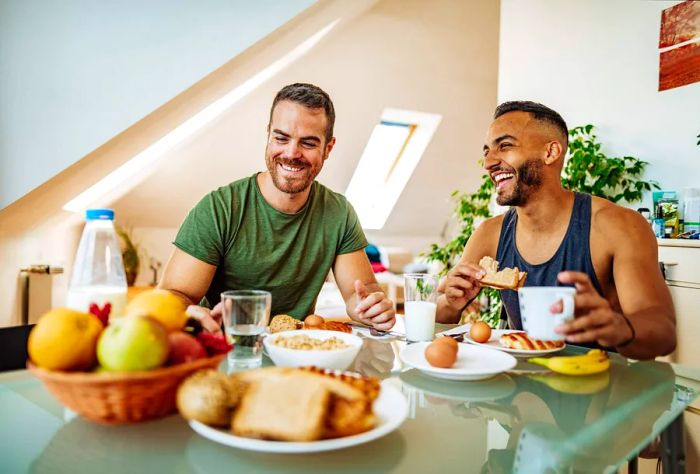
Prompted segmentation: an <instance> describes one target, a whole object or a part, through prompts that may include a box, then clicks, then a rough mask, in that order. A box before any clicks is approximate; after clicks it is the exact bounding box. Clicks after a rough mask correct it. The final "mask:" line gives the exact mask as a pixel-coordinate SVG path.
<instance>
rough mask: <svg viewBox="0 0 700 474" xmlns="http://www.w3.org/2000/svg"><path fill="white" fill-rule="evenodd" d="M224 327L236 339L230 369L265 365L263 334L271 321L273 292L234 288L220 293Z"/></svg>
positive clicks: (232, 338) (229, 363)
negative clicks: (263, 360) (263, 363)
mask: <svg viewBox="0 0 700 474" xmlns="http://www.w3.org/2000/svg"><path fill="white" fill-rule="evenodd" d="M221 301H222V302H223V303H224V309H223V316H224V330H225V331H226V335H227V336H228V337H229V339H230V340H231V342H233V350H232V351H231V352H229V353H228V365H229V369H232V370H237V369H247V368H251V367H260V366H261V365H262V336H263V333H264V332H265V328H266V327H267V324H268V322H269V321H270V307H271V304H272V295H270V292H268V291H259V290H235V291H225V292H223V293H221Z"/></svg>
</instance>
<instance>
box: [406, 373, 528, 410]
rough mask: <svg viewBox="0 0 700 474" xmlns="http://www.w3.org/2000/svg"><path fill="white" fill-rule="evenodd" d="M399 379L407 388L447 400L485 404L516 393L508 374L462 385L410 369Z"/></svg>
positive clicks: (456, 381) (513, 383) (455, 381)
mask: <svg viewBox="0 0 700 474" xmlns="http://www.w3.org/2000/svg"><path fill="white" fill-rule="evenodd" d="M399 378H400V379H401V381H402V382H403V384H404V385H405V386H408V387H411V388H414V389H417V390H420V391H421V392H423V393H424V394H426V395H432V396H435V397H439V398H442V399H445V400H457V401H464V402H485V401H490V400H498V399H501V398H505V397H507V396H509V395H510V394H512V393H513V392H514V391H515V382H514V381H513V379H512V378H511V377H509V376H508V375H506V374H499V375H496V376H494V377H492V378H490V379H488V380H481V381H478V380H475V381H471V382H470V383H462V382H460V381H458V380H435V379H434V378H432V377H429V376H426V375H423V374H422V373H421V372H420V371H419V370H417V369H410V370H404V371H403V372H401V373H400V374H399Z"/></svg>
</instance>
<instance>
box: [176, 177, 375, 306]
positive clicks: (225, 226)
mask: <svg viewBox="0 0 700 474" xmlns="http://www.w3.org/2000/svg"><path fill="white" fill-rule="evenodd" d="M256 176H257V173H256V174H255V175H253V176H251V177H249V178H244V179H241V180H238V181H234V182H233V183H231V184H229V185H228V186H223V187H221V188H219V189H217V190H215V191H213V192H211V193H209V194H208V195H206V196H205V197H204V198H203V199H202V200H201V201H200V202H199V203H198V204H197V205H196V206H195V207H194V208H193V209H192V210H191V211H190V213H189V214H188V215H187V217H186V218H185V221H184V222H183V224H182V226H181V227H180V230H179V232H178V233H177V237H175V241H174V242H173V244H174V245H175V246H177V247H178V248H179V249H180V250H182V251H184V252H186V253H188V254H189V255H192V256H193V257H195V258H197V259H199V260H201V261H203V262H206V263H209V264H211V265H216V267H217V268H216V274H215V276H214V279H213V280H212V283H211V285H210V286H209V290H208V291H207V294H206V299H207V302H208V304H209V305H211V306H213V305H215V304H216V303H218V302H219V301H220V300H221V293H222V292H223V291H227V290H267V291H269V292H271V293H272V315H273V316H274V315H275V314H280V313H286V314H289V315H291V316H294V317H295V318H299V319H303V318H304V317H305V316H306V315H308V314H310V313H311V312H312V311H313V309H314V304H315V301H316V297H317V296H318V293H319V291H321V286H322V285H323V282H324V280H325V279H326V275H328V271H329V270H330V269H331V267H332V265H333V262H334V261H335V257H336V255H341V254H345V253H350V252H354V251H357V250H360V249H362V248H364V247H366V246H367V240H366V238H365V235H364V233H363V231H362V228H361V227H360V223H359V221H358V219H357V215H356V214H355V211H354V209H353V208H352V206H351V205H350V203H349V202H348V201H347V200H346V199H345V197H343V196H342V195H340V194H338V193H334V192H333V191H331V190H330V189H328V188H326V187H325V186H323V185H322V184H319V183H318V182H316V181H314V183H313V184H312V186H311V193H310V194H309V199H308V201H307V202H306V204H305V205H304V207H303V208H302V209H301V210H300V211H299V212H297V213H296V214H285V213H283V212H280V211H278V210H276V209H275V208H273V207H272V206H271V205H270V204H268V202H267V201H266V200H265V198H264V197H263V195H262V193H261V192H260V188H259V187H258V183H257V179H256Z"/></svg>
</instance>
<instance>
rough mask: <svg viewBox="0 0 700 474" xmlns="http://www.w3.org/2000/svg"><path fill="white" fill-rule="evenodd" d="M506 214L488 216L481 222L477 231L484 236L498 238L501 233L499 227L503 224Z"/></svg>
mask: <svg viewBox="0 0 700 474" xmlns="http://www.w3.org/2000/svg"><path fill="white" fill-rule="evenodd" d="M505 216H506V214H505V213H503V214H499V215H497V216H494V217H489V218H488V219H486V220H485V221H484V222H482V223H481V224H480V225H479V227H477V231H478V232H479V233H480V234H481V236H482V237H485V238H493V237H495V238H498V236H499V234H500V233H501V227H502V226H503V219H505Z"/></svg>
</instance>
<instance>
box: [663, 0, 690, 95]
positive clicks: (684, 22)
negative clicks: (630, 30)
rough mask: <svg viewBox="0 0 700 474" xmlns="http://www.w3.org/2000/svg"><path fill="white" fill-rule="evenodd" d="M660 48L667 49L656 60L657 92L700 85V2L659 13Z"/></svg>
mask: <svg viewBox="0 0 700 474" xmlns="http://www.w3.org/2000/svg"><path fill="white" fill-rule="evenodd" d="M696 38H697V39H696ZM693 40H695V41H693ZM684 43H685V44H684ZM659 48H670V49H666V51H662V52H661V56H660V57H659V90H660V91H665V90H668V89H673V88H675V87H680V86H685V85H688V84H692V83H694V82H700V1H693V0H688V1H686V2H683V3H679V4H678V5H675V6H673V7H670V8H667V9H665V10H664V11H663V12H662V13H661V33H660V35H659Z"/></svg>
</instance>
